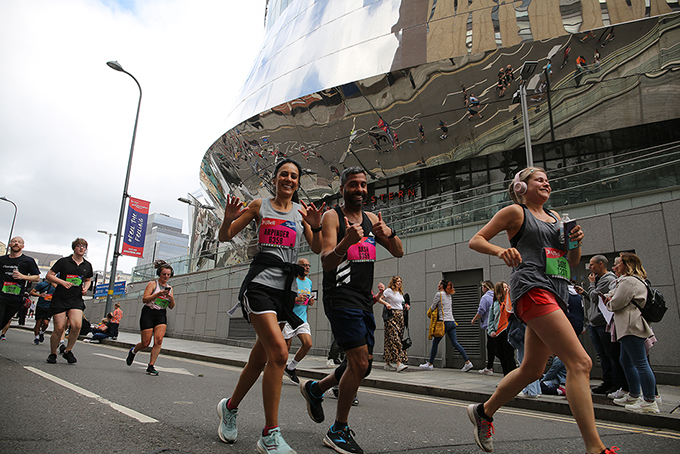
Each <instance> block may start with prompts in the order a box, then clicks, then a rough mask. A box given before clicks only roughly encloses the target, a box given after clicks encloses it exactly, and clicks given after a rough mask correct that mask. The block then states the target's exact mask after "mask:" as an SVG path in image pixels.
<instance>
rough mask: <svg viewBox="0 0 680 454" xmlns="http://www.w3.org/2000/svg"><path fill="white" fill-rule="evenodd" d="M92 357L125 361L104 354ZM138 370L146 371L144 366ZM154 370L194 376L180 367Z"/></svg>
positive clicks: (157, 367) (158, 367)
mask: <svg viewBox="0 0 680 454" xmlns="http://www.w3.org/2000/svg"><path fill="white" fill-rule="evenodd" d="M93 355H97V356H102V357H104V358H110V359H118V360H120V361H124V360H125V359H124V358H120V357H118V356H111V355H105V354H104V353H93ZM140 369H145V370H146V367H145V366H140ZM156 370H157V371H158V372H169V373H171V374H179V375H191V376H193V375H194V374H192V373H191V372H189V371H188V370H186V369H184V368H182V367H160V366H156Z"/></svg>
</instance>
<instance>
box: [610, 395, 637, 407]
mask: <svg viewBox="0 0 680 454" xmlns="http://www.w3.org/2000/svg"><path fill="white" fill-rule="evenodd" d="M641 399H642V397H639V396H638V397H633V396H631V395H630V394H626V395H625V396H623V397H621V398H620V399H614V403H615V404H616V405H620V406H622V407H625V406H626V405H628V404H634V403H635V402H637V401H638V400H641Z"/></svg>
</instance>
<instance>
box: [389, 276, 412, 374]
mask: <svg viewBox="0 0 680 454" xmlns="http://www.w3.org/2000/svg"><path fill="white" fill-rule="evenodd" d="M383 297H384V298H385V301H387V303H388V304H389V305H390V307H391V309H390V311H389V312H388V313H390V314H391V315H390V317H389V318H388V319H387V320H385V344H384V345H385V351H384V353H383V359H384V360H385V369H387V370H396V371H397V372H401V371H404V370H406V369H408V366H407V365H406V364H405V363H406V362H407V361H408V353H407V352H406V350H404V349H403V348H402V345H401V340H402V339H403V337H404V314H405V311H407V310H409V308H410V306H409V304H408V303H407V302H406V301H405V300H404V289H403V287H402V280H401V277H399V276H392V279H390V283H389V284H388V285H387V288H386V289H385V292H384V293H383ZM392 363H395V365H394V366H393V365H392Z"/></svg>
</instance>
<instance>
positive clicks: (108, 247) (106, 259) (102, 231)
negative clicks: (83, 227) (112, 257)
mask: <svg viewBox="0 0 680 454" xmlns="http://www.w3.org/2000/svg"><path fill="white" fill-rule="evenodd" d="M97 233H103V234H104V235H108V236H109V245H108V246H106V258H105V259H104V279H103V282H102V284H106V267H107V266H109V251H110V250H111V237H112V236H113V235H114V234H113V233H109V232H107V231H106V230H97Z"/></svg>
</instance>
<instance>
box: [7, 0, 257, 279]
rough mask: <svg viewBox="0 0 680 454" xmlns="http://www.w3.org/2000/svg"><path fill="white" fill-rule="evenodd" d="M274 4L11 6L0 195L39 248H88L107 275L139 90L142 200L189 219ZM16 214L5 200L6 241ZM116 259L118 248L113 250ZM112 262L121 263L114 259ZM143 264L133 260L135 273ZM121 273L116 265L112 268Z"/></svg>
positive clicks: (160, 1)
mask: <svg viewBox="0 0 680 454" xmlns="http://www.w3.org/2000/svg"><path fill="white" fill-rule="evenodd" d="M264 4H265V0H247V1H244V0H119V1H114V0H59V1H55V0H21V1H13V0H0V157H1V158H2V164H3V172H2V178H1V179H0V196H5V197H7V198H8V199H10V200H12V201H13V202H14V203H16V204H17V206H18V214H17V219H16V224H15V226H14V235H15V236H16V235H18V236H22V237H23V238H24V240H25V242H26V249H27V250H31V251H39V252H46V253H54V254H63V255H67V254H70V253H71V252H72V251H71V250H70V244H71V241H72V240H73V239H75V238H76V237H83V238H85V239H87V240H88V242H89V245H90V247H89V252H88V259H89V260H90V262H91V263H92V265H93V267H94V269H95V270H101V269H102V268H103V267H104V262H105V254H106V246H107V241H108V236H106V235H103V234H100V233H97V230H107V231H109V232H115V230H116V226H117V222H118V212H119V209H120V203H121V197H122V193H123V184H124V181H125V172H126V168H127V162H128V156H129V151H130V143H131V140H132V131H133V127H134V120H135V113H136V109H137V101H138V99H139V90H138V89H137V85H136V84H135V82H134V81H133V80H132V78H130V77H129V76H128V75H126V74H124V73H122V72H117V71H114V70H112V69H110V68H109V67H108V66H107V65H106V62H107V61H109V60H117V61H118V62H119V63H120V64H121V65H122V66H123V68H124V69H125V70H126V71H128V72H130V73H131V74H133V75H134V76H135V77H136V78H137V80H138V81H139V83H140V85H141V87H142V90H143V98H142V105H141V112H140V118H139V125H138V128H137V139H136V144H135V151H134V159H133V164H132V173H131V178H130V188H129V193H130V195H131V196H133V197H136V198H140V199H144V200H148V201H150V202H151V207H150V211H151V212H152V213H154V212H158V213H165V214H167V215H169V216H172V217H176V218H180V219H183V220H184V226H183V231H184V233H187V234H188V233H189V228H190V226H189V221H188V206H187V205H185V204H182V203H180V202H178V201H177V198H178V197H186V193H187V192H193V191H195V190H197V189H199V188H200V184H199V179H198V174H199V166H200V162H201V159H202V157H203V155H204V153H205V151H206V150H207V149H208V147H209V146H210V145H211V144H212V143H213V142H214V141H215V140H217V139H218V138H219V136H220V135H221V134H223V133H224V132H226V131H227V129H229V128H230V127H232V126H233V125H231V124H226V122H225V120H226V117H227V115H228V113H229V111H230V110H231V109H232V107H233V105H234V103H235V102H236V98H237V96H238V92H239V91H240V88H241V87H242V85H243V83H244V81H245V78H246V77H247V75H248V73H249V71H250V69H251V66H252V64H253V62H254V60H255V56H256V54H257V52H258V51H259V49H260V47H261V43H262V39H263V34H264V25H263V24H264ZM13 215H14V207H13V206H12V205H11V204H10V203H7V202H5V201H1V200H0V241H2V242H3V243H6V242H7V239H8V236H9V231H10V227H11V224H12V216H13ZM112 247H113V241H112ZM109 260H110V257H109ZM135 264H136V259H135V258H128V257H121V259H120V260H119V265H118V269H120V270H123V271H126V272H129V271H130V270H131V268H132V267H133V266H134V265H135ZM107 269H108V266H107Z"/></svg>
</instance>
